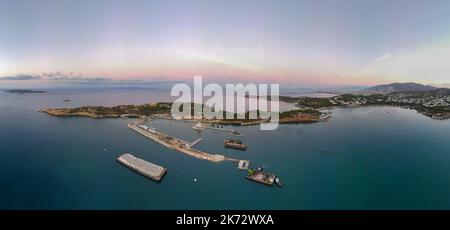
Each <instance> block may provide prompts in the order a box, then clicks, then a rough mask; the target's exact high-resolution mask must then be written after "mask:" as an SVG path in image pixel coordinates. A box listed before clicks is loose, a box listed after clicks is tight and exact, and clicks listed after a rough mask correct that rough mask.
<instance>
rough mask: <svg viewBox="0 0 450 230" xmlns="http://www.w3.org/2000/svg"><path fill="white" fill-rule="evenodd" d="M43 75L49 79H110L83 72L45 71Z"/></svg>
mask: <svg viewBox="0 0 450 230" xmlns="http://www.w3.org/2000/svg"><path fill="white" fill-rule="evenodd" d="M42 76H43V77H45V78H46V79H49V80H65V81H108V80H110V79H109V78H102V77H96V78H91V77H83V74H82V73H74V72H70V73H68V74H66V73H63V72H61V71H57V72H50V73H43V74H42Z"/></svg>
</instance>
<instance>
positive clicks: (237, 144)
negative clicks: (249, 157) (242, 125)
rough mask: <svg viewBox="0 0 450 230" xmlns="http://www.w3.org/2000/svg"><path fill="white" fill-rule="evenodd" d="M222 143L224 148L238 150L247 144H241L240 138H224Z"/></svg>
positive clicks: (245, 147) (244, 147) (243, 148)
mask: <svg viewBox="0 0 450 230" xmlns="http://www.w3.org/2000/svg"><path fill="white" fill-rule="evenodd" d="M224 144H225V148H232V149H239V150H246V149H247V145H245V144H243V143H242V141H241V140H235V139H225V141H224Z"/></svg>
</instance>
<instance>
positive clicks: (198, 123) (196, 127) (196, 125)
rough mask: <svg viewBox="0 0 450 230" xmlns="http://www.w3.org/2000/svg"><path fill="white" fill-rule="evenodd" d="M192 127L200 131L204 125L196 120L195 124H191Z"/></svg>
mask: <svg viewBox="0 0 450 230" xmlns="http://www.w3.org/2000/svg"><path fill="white" fill-rule="evenodd" d="M192 129H195V130H199V131H202V130H204V129H205V127H204V126H203V124H202V123H200V122H197V124H195V125H194V126H192Z"/></svg>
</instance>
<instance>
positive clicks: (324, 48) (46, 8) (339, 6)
mask: <svg viewBox="0 0 450 230" xmlns="http://www.w3.org/2000/svg"><path fill="white" fill-rule="evenodd" d="M449 12H450V1H445V0H444V1H440V0H434V1H432V2H430V1H421V0H408V1H401V0H377V1H371V0H366V1H360V0H311V1H306V0H296V1H264V0H255V1H251V0H244V1H234V0H227V1H225V0H223V1H206V0H205V1H189V0H180V1H151V0H145V1H144V0H142V1H139V0H127V1H119V0H108V1H103V0H77V1H73V0H0V86H1V85H2V84H3V85H5V84H8V83H10V82H13V83H14V84H21V83H23V82H28V84H47V83H48V82H52V81H53V82H55V81H73V82H78V81H83V82H89V81H104V80H121V81H135V80H141V81H142V80H145V81H172V80H173V81H179V80H181V81H184V80H186V81H187V80H192V78H193V76H194V75H202V76H203V77H204V78H205V79H206V80H207V81H218V82H224V81H229V82H273V83H280V84H285V85H295V86H298V87H301V86H344V85H374V84H380V83H389V82H409V81H415V82H418V83H424V84H448V83H450V13H449ZM6 82H8V83H6ZM30 82H31V83H30ZM10 84H12V83H10Z"/></svg>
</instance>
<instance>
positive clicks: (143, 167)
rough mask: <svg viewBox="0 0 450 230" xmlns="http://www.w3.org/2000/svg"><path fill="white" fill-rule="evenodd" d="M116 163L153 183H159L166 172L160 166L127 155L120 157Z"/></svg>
mask: <svg viewBox="0 0 450 230" xmlns="http://www.w3.org/2000/svg"><path fill="white" fill-rule="evenodd" d="M117 161H119V162H120V163H121V164H123V165H125V166H126V167H128V168H130V169H131V170H133V171H136V172H138V173H140V174H142V175H144V176H146V177H148V178H150V179H153V180H155V181H160V180H161V179H162V178H163V176H164V175H165V174H166V171H167V169H166V168H164V167H162V166H159V165H156V164H153V163H151V162H148V161H145V160H142V159H140V158H137V157H135V156H133V155H131V154H129V153H125V154H122V155H120V157H119V158H117Z"/></svg>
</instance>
